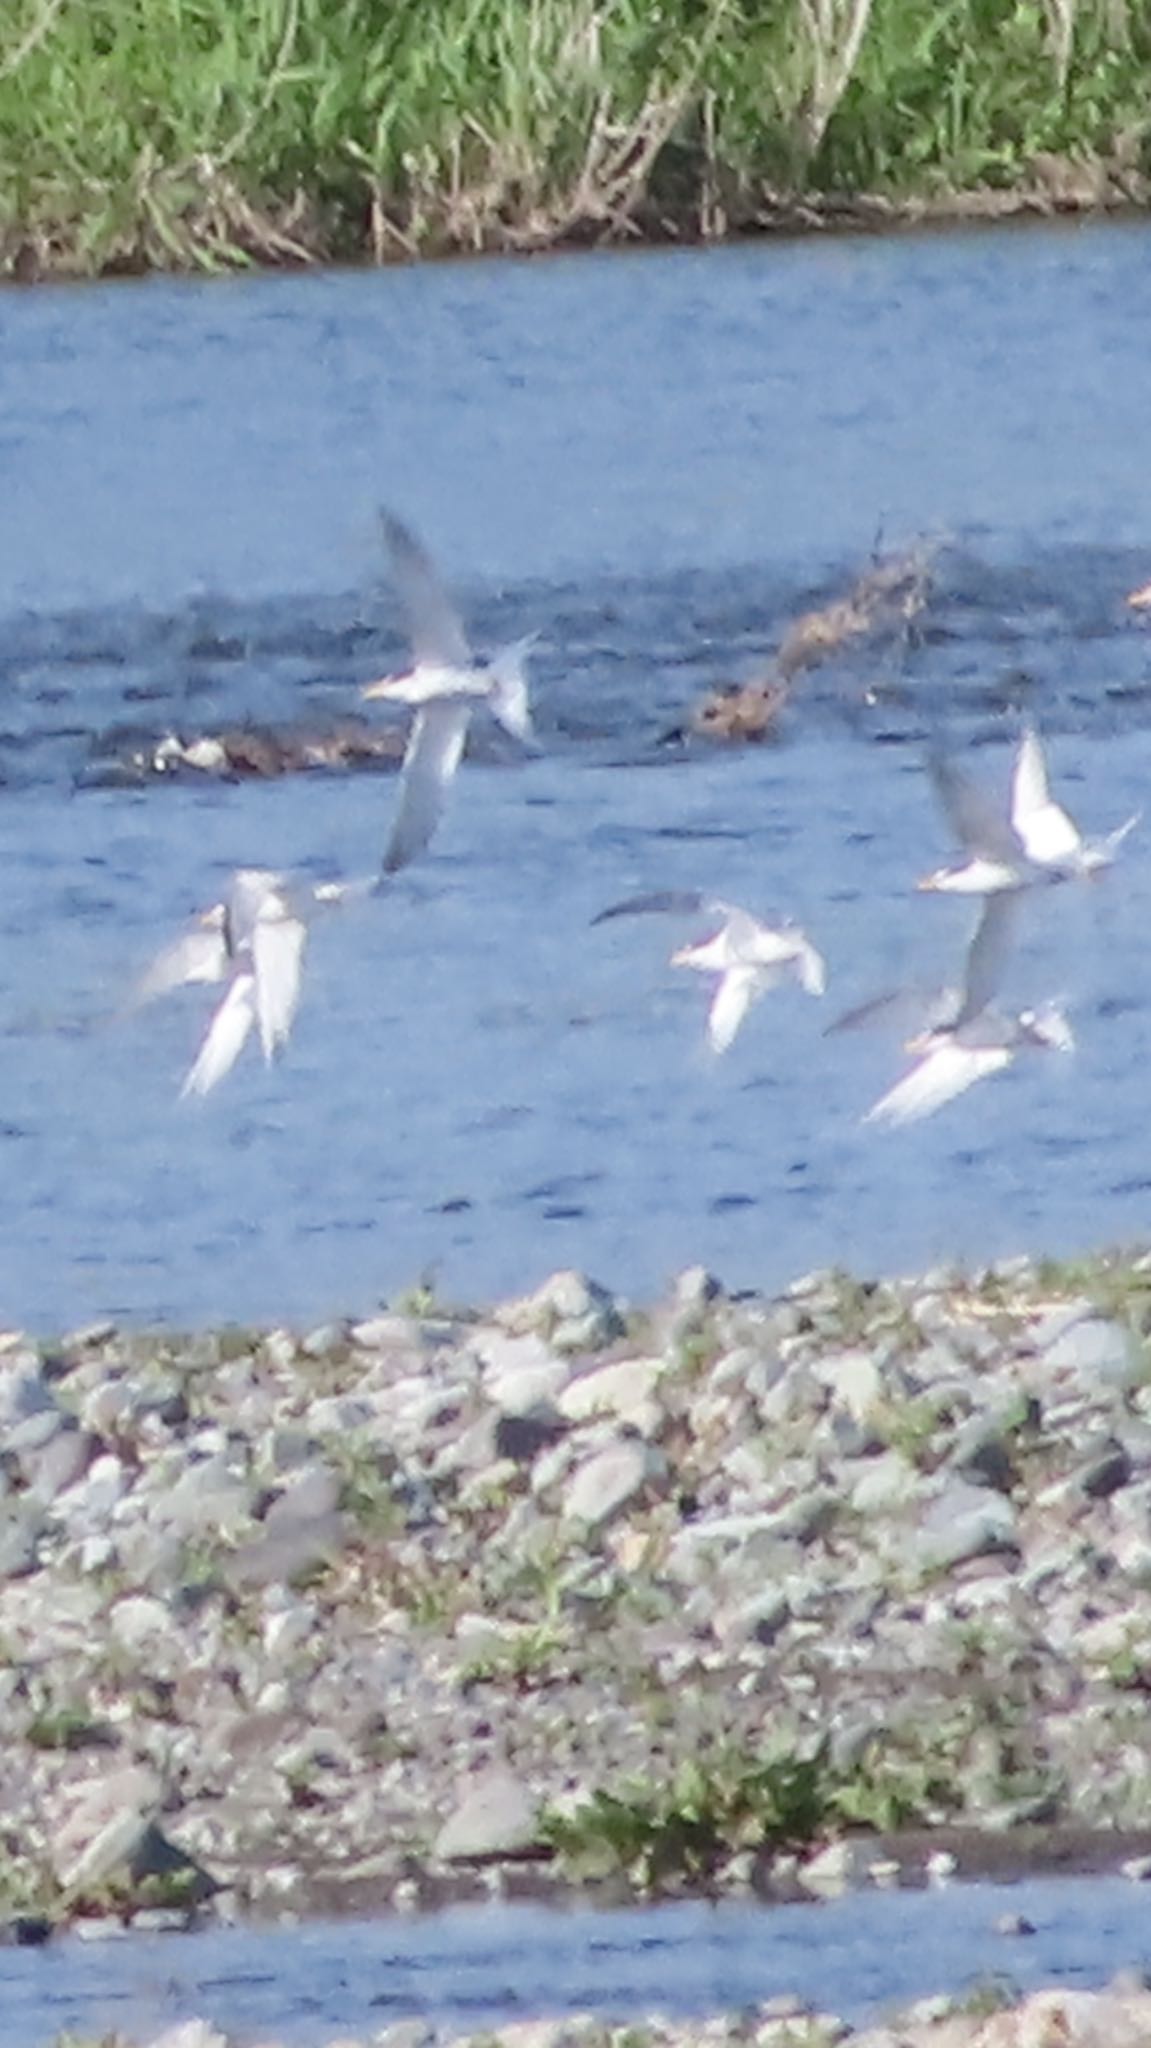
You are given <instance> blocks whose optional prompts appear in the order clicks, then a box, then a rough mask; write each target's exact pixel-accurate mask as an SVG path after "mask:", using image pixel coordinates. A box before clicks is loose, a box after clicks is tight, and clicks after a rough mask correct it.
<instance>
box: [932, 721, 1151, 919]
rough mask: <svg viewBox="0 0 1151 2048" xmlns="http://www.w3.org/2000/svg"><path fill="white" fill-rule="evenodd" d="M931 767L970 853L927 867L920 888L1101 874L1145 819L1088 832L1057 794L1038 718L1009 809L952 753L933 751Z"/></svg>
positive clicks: (968, 887)
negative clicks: (1096, 834) (1089, 835)
mask: <svg viewBox="0 0 1151 2048" xmlns="http://www.w3.org/2000/svg"><path fill="white" fill-rule="evenodd" d="M930 771H931V778H932V781H933V783H934V785H935V791H936V795H937V796H938V798H939V801H940V803H941V805H942V807H943V810H944V811H945V813H946V815H947V819H948V822H949V823H950V825H951V829H952V831H953V832H954V834H955V837H956V839H957V840H958V841H959V843H960V845H961V846H962V847H963V849H964V852H965V855H966V858H965V859H964V860H962V861H960V862H958V863H953V864H952V865H950V866H948V867H942V868H936V869H935V870H934V872H933V873H931V874H929V875H925V876H924V877H923V879H922V880H921V881H920V882H919V884H918V887H919V888H920V889H927V890H941V891H948V892H953V893H957V894H960V895H977V896H986V895H991V894H993V893H997V892H999V891H1003V890H1012V889H1026V888H1031V887H1033V886H1034V885H1035V884H1036V883H1041V882H1062V881H1067V880H1069V879H1071V878H1072V877H1075V876H1082V875H1094V874H1098V873H1099V872H1100V871H1101V870H1102V869H1103V868H1106V867H1110V865H1111V863H1112V861H1113V860H1114V858H1115V853H1116V850H1117V848H1118V847H1119V846H1120V845H1121V844H1122V842H1123V840H1124V839H1126V837H1127V834H1128V833H1129V832H1130V831H1131V830H1132V828H1133V827H1134V826H1135V825H1136V824H1137V823H1138V822H1139V813H1138V812H1136V814H1135V815H1134V816H1133V817H1130V818H1128V819H1127V820H1126V822H1125V823H1124V824H1122V825H1120V826H1119V827H1118V828H1117V829H1116V830H1115V831H1113V832H1110V833H1107V834H1106V835H1105V836H1104V837H1102V838H1098V839H1085V838H1084V837H1083V834H1082V833H1081V832H1080V830H1079V827H1078V826H1077V825H1076V824H1075V822H1074V820H1073V819H1072V818H1071V817H1070V816H1069V815H1068V813H1067V812H1066V811H1065V810H1064V809H1063V808H1062V806H1061V805H1060V804H1057V803H1056V802H1055V800H1054V798H1053V797H1052V795H1051V788H1050V784H1049V781H1048V776H1047V763H1046V760H1045V757H1044V753H1043V744H1042V741H1041V740H1040V737H1039V734H1038V733H1037V732H1036V730H1035V728H1034V726H1027V727H1025V728H1024V731H1023V734H1022V736H1021V738H1020V742H1019V751H1018V753H1017V755H1016V758H1015V767H1014V771H1013V774H1012V779H1011V799H1010V806H1009V809H1008V810H1007V811H1002V810H1000V809H999V808H998V807H997V806H996V805H995V803H994V802H993V801H992V799H991V798H990V797H989V796H988V794H987V792H986V791H985V790H983V789H981V788H980V786H979V784H978V783H976V782H974V781H973V780H972V779H971V777H970V776H969V775H968V774H967V773H966V771H965V770H964V769H962V768H960V767H959V765H958V763H956V762H955V761H952V760H951V759H950V758H949V757H948V756H946V755H943V754H938V753H937V754H935V755H933V757H932V759H931V762H930Z"/></svg>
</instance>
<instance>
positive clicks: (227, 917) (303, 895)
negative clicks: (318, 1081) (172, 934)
mask: <svg viewBox="0 0 1151 2048" xmlns="http://www.w3.org/2000/svg"><path fill="white" fill-rule="evenodd" d="M373 887H374V882H359V881H355V882H320V883H316V884H308V885H295V884H293V883H291V882H290V881H289V880H288V878H287V877H286V876H284V875H282V874H276V873H274V872H273V871H272V870H271V869H269V868H238V869H237V870H236V872H235V874H234V875H233V876H232V878H231V880H230V882H229V885H228V889H227V892H226V894H225V896H224V898H223V899H222V901H220V902H219V903H214V904H212V906H211V907H210V909H208V910H205V911H203V912H202V913H201V914H200V915H199V916H198V917H197V918H196V919H195V920H194V921H193V923H192V924H191V925H190V926H189V928H188V930H187V931H186V932H184V933H183V934H182V936H181V937H180V938H178V939H176V940H175V941H174V942H173V943H172V944H171V945H170V946H167V947H165V948H164V951H163V952H162V953H160V954H159V955H158V956H157V958H156V959H155V960H154V961H153V962H152V965H151V967H150V968H149V969H148V970H147V972H146V973H145V974H144V975H143V977H142V978H141V980H140V982H139V984H138V985H137V988H136V991H135V1004H134V1006H138V1005H139V1004H141V1003H146V1002H151V1001H153V1000H154V998H156V997H158V996H162V995H167V994H169V993H170V992H171V991H172V990H173V989H177V988H182V987H186V986H187V985H189V984H190V983H194V982H221V981H226V982H227V984H228V986H227V989H226V990H225V993H224V996H223V998H222V1000H221V1002H220V1003H219V1005H218V1006H217V1008H216V1010H215V1012H214V1014H213V1016H212V1019H211V1022H210V1023H209V1025H208V1029H207V1032H206V1033H205V1036H204V1040H203V1043H202V1045H201V1047H200V1050H199V1052H198V1053H197V1055H196V1058H195V1060H194V1061H193V1063H192V1065H191V1067H190V1068H189V1070H188V1072H187V1074H186V1075H185V1077H184V1083H183V1086H182V1087H181V1090H180V1094H181V1096H182V1097H186V1096H190V1095H207V1094H209V1093H210V1091H211V1090H212V1089H213V1088H214V1087H215V1086H216V1084H217V1082H219V1081H222V1080H223V1078H224V1076H225V1074H227V1073H229V1072H230V1071H231V1069H232V1067H233V1066H234V1065H235V1063H236V1061H237V1059H238V1058H239V1055H240V1053H241V1051H242V1049H243V1047H244V1044H245V1042H246V1040H247V1038H248V1036H249V1034H250V1033H251V1032H252V1030H253V1029H256V1031H257V1032H258V1035H259V1040H260V1046H261V1050H262V1052H263V1055H264V1059H265V1061H267V1063H268V1064H269V1065H270V1064H271V1063H272V1061H273V1060H275V1059H276V1058H277V1057H278V1055H279V1054H280V1053H281V1052H282V1051H283V1049H284V1047H285V1046H286V1044H287V1042H288V1039H289V1036H290V1035H291V1030H292V1024H293V1022H294V1020H295V1015H296V1010H297V1007H298V1005H299V1000H300V980H301V975H302V971H303V963H304V948H305V944H306V942H307V935H308V917H309V914H310V912H311V911H312V910H313V909H315V908H318V907H321V906H324V905H328V904H335V903H341V902H345V901H347V900H349V899H351V898H352V897H355V896H364V895H367V894H369V893H371V890H372V889H373Z"/></svg>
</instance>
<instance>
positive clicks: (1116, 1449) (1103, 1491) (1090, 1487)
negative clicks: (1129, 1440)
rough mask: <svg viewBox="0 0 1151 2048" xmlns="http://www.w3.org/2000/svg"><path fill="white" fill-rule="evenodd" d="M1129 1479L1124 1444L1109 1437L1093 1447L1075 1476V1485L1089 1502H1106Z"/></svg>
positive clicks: (1127, 1458) (1128, 1463)
mask: <svg viewBox="0 0 1151 2048" xmlns="http://www.w3.org/2000/svg"><path fill="white" fill-rule="evenodd" d="M1130 1477H1131V1458H1130V1454H1129V1453H1128V1451H1127V1448H1126V1446H1125V1445H1124V1444H1121V1443H1119V1442H1117V1440H1116V1439H1115V1438H1114V1437H1109V1438H1107V1439H1106V1441H1105V1442H1103V1443H1101V1444H1098V1445H1094V1446H1092V1447H1091V1449H1090V1454H1089V1456H1088V1457H1087V1459H1086V1460H1085V1462H1084V1463H1083V1464H1082V1465H1081V1466H1080V1467H1079V1469H1078V1471H1077V1472H1076V1474H1075V1481H1076V1484H1077V1485H1078V1486H1079V1488H1080V1490H1081V1491H1082V1492H1083V1493H1085V1494H1086V1495H1087V1497H1088V1499H1089V1500H1106V1499H1107V1498H1108V1497H1109V1495H1111V1494H1113V1493H1118V1491H1119V1489H1120V1487H1123V1486H1126V1484H1127V1482H1128V1480H1129V1479H1130Z"/></svg>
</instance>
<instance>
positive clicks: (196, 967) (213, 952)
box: [132, 904, 228, 1008]
mask: <svg viewBox="0 0 1151 2048" xmlns="http://www.w3.org/2000/svg"><path fill="white" fill-rule="evenodd" d="M227 966H228V947H227V941H226V940H225V937H224V910H223V905H222V904H219V905H217V906H216V908H215V909H214V910H210V911H207V912H205V915H204V917H203V918H201V919H199V920H198V921H197V923H196V924H194V925H192V926H191V928H190V929H189V930H188V931H186V932H184V933H183V935H182V936H181V937H180V938H178V939H176V940H174V941H173V943H172V944H171V945H170V946H165V948H164V950H163V952H162V953H158V954H157V955H156V958H155V959H154V960H153V962H152V964H151V966H150V967H149V968H148V969H147V970H146V971H145V973H144V974H142V975H141V977H140V980H139V981H138V982H137V984H136V987H135V990H134V991H133V995H132V1007H133V1008H137V1007H138V1006H139V1005H140V1004H141V1003H150V1002H152V1001H153V1000H154V999H155V997H156V996H166V995H168V994H169V993H170V992H171V990H172V989H174V988H183V987H185V986H186V984H187V983H189V982H193V981H222V980H223V978H224V974H225V972H226V970H227Z"/></svg>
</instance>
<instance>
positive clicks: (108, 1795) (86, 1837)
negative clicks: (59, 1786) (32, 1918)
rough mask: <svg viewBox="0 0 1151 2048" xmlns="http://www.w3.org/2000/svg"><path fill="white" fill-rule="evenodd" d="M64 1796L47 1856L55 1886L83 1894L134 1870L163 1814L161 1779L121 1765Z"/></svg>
mask: <svg viewBox="0 0 1151 2048" xmlns="http://www.w3.org/2000/svg"><path fill="white" fill-rule="evenodd" d="M63 1797H64V1800H65V1801H66V1805H65V1807H64V1810H63V1812H62V1814H61V1816H60V1818H59V1819H58V1821H57V1824H56V1826H55V1827H54V1828H53V1830H52V1832H51V1835H50V1838H49V1853H50V1856H51V1860H52V1867H53V1870H54V1872H55V1875H56V1879H57V1882H58V1883H59V1884H60V1885H61V1886H62V1888H63V1889H64V1890H65V1891H76V1892H81V1891H85V1890H87V1889H88V1888H89V1887H90V1886H93V1885H98V1884H100V1883H101V1882H102V1881H103V1880H104V1879H105V1878H107V1877H109V1876H110V1875H111V1874H112V1872H113V1871H116V1870H121V1869H127V1868H130V1867H131V1866H132V1863H133V1861H134V1859H135V1857H136V1855H137V1853H138V1852H139V1851H140V1850H141V1849H142V1847H143V1845H144V1842H145V1838H146V1836H147V1834H148V1830H149V1828H150V1827H151V1826H152V1823H153V1821H154V1819H155V1816H156V1814H157V1813H158V1811H159V1807H160V1781H159V1779H158V1778H157V1777H156V1776H155V1774H154V1773H153V1772H152V1771H149V1770H144V1769H141V1768H139V1767H138V1766H136V1765H128V1766H120V1767H119V1768H118V1769H114V1770H109V1771H105V1772H104V1773H102V1775H101V1776H100V1777H98V1778H95V1779H92V1780H90V1781H89V1782H88V1783H87V1784H85V1785H81V1786H80V1787H79V1788H78V1789H77V1788H75V1787H73V1788H72V1789H71V1792H70V1793H68V1792H66V1793H65V1794H64V1795H63Z"/></svg>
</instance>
